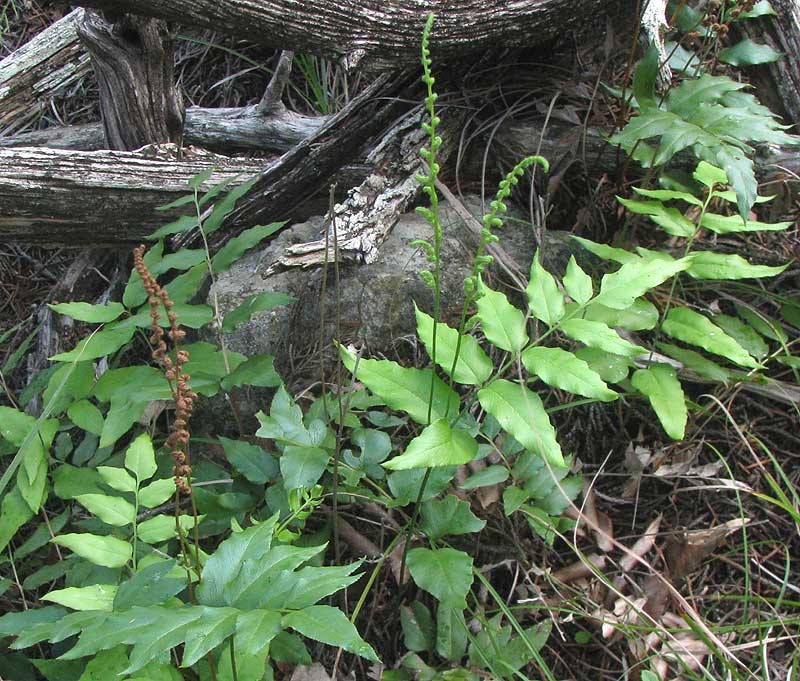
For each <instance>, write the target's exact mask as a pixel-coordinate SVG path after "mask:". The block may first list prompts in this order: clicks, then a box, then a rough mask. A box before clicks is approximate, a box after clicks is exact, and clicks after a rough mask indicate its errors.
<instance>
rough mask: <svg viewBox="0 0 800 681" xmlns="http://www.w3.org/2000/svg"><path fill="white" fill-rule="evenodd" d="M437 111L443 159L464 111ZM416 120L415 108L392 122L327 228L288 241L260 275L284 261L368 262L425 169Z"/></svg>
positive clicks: (304, 264) (423, 140)
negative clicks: (367, 170)
mask: <svg viewBox="0 0 800 681" xmlns="http://www.w3.org/2000/svg"><path fill="white" fill-rule="evenodd" d="M440 113H441V115H442V121H443V122H442V124H441V127H440V128H439V129H438V134H439V135H440V136H441V137H442V138H443V144H442V146H441V147H440V148H439V150H438V153H437V161H438V162H439V163H440V164H443V163H445V162H446V161H447V158H448V157H449V156H450V154H451V153H452V151H453V150H454V148H455V146H456V140H458V131H459V130H460V129H461V127H462V126H463V123H464V118H465V117H466V113H465V111H464V110H461V111H459V110H457V109H446V110H442V109H441V107H440ZM421 122H422V115H421V112H420V114H418V115H414V116H407V117H406V118H404V119H402V120H401V121H400V122H399V123H398V124H397V125H395V126H393V127H392V129H391V130H390V131H389V132H388V133H387V134H386V135H385V136H384V138H383V140H382V141H381V143H380V145H378V146H377V147H376V148H375V149H374V150H373V151H372V152H371V153H370V155H369V156H368V157H367V163H368V164H369V165H370V166H372V167H373V168H374V170H373V171H372V172H371V173H370V174H369V175H368V176H367V177H366V179H365V180H364V181H363V182H362V183H361V184H360V185H359V186H358V187H354V188H353V189H351V190H350V191H349V192H348V195H347V198H346V199H345V200H344V201H343V202H342V203H340V204H337V205H336V206H335V208H334V210H333V215H331V216H329V222H330V224H329V227H328V234H327V235H326V236H323V238H321V239H318V240H315V241H311V242H307V243H302V244H292V245H290V246H288V247H287V249H286V251H285V253H284V254H283V255H282V256H279V257H278V259H277V260H276V261H275V262H274V263H273V264H272V265H271V266H270V268H269V269H268V270H267V271H266V273H265V275H266V274H272V273H274V272H276V271H279V270H281V269H286V268H289V267H301V268H310V267H319V266H321V265H322V264H323V263H324V262H325V261H326V260H327V261H328V262H332V261H333V260H334V259H335V258H337V257H338V258H339V259H340V260H342V261H349V262H357V263H371V262H374V261H375V260H376V258H377V257H378V252H379V249H380V246H381V244H382V243H383V241H384V239H386V237H387V235H388V234H389V231H390V230H391V229H392V227H394V225H395V223H396V222H397V220H398V218H399V217H400V216H401V215H402V214H403V213H404V212H406V211H407V210H408V208H409V207H410V206H411V205H412V203H413V202H414V201H415V200H416V199H417V198H418V197H419V196H420V194H421V193H422V186H421V185H420V183H419V180H418V179H417V176H418V175H419V174H422V173H424V172H425V171H426V168H425V166H424V164H423V162H422V159H421V157H420V149H421V148H422V147H423V146H425V145H427V144H428V137H427V135H426V134H425V132H424V131H423V130H422V129H421ZM326 250H327V252H326Z"/></svg>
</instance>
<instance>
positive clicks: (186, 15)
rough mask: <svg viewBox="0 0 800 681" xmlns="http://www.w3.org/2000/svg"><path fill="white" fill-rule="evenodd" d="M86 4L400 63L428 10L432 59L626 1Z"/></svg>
mask: <svg viewBox="0 0 800 681" xmlns="http://www.w3.org/2000/svg"><path fill="white" fill-rule="evenodd" d="M79 4H81V5H84V6H87V7H99V8H101V9H114V10H116V11H124V12H138V13H140V14H144V15H147V16H153V17H158V18H161V19H166V20H168V21H176V22H180V23H181V24H183V25H186V26H198V27H202V28H211V29H213V30H215V31H219V32H222V33H227V34H229V35H235V36H237V37H239V38H246V39H248V40H252V41H254V42H257V43H262V44H266V45H271V46H273V47H282V48H286V49H290V50H294V51H297V52H304V53H308V54H315V55H319V56H322V57H327V58H329V59H339V58H345V63H346V64H347V65H355V64H356V63H369V64H371V65H373V66H377V67H389V68H397V67H398V66H401V65H411V64H418V63H419V39H420V34H421V32H422V26H423V24H424V23H425V15H426V13H427V12H428V11H433V12H435V13H436V26H435V29H434V37H433V40H432V45H431V48H432V50H433V54H434V58H436V59H442V58H445V59H447V58H453V57H461V56H464V55H468V54H475V53H479V52H484V51H487V50H490V51H491V50H497V49H498V47H502V48H510V47H530V46H532V45H536V44H541V43H543V42H546V41H547V40H550V39H551V38H553V37H555V36H557V35H559V34H561V33H563V32H564V31H566V30H569V29H571V28H573V27H575V26H576V25H578V24H579V23H581V22H584V23H585V22H586V21H587V20H593V19H595V18H596V17H599V16H602V15H605V14H607V13H608V11H609V8H610V7H621V6H625V5H628V4H630V5H631V8H633V6H634V3H632V2H628V3H626V2H624V0H511V1H509V0H438V2H436V3H427V4H426V3H422V4H421V3H420V2H418V0H359V1H358V2H350V1H347V2H345V1H344V0H316V1H315V2H300V1H298V0H238V1H237V2H219V0H81V2H80V3H79Z"/></svg>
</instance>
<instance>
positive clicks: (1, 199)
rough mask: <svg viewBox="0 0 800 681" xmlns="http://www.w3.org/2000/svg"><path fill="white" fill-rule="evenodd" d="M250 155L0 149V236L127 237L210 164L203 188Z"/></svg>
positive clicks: (249, 169)
mask: <svg viewBox="0 0 800 681" xmlns="http://www.w3.org/2000/svg"><path fill="white" fill-rule="evenodd" d="M261 167H262V166H261V165H260V164H259V162H258V161H253V160H249V159H245V160H241V159H225V158H224V157H220V156H216V155H213V154H212V155H209V156H207V157H197V158H191V159H164V160H161V159H154V158H148V156H147V154H146V153H142V152H122V151H97V152H73V151H63V150H58V149H35V148H23V149H2V150H0V206H2V209H1V210H0V241H6V240H9V241H13V240H16V241H23V242H27V243H44V244H50V245H60V244H63V245H67V246H87V245H91V246H99V245H107V244H131V243H136V242H139V241H141V239H142V238H144V237H145V236H147V235H148V234H150V233H152V232H153V231H155V230H156V229H157V228H158V227H160V226H161V225H163V224H164V223H165V222H168V221H170V220H173V219H175V218H176V217H177V216H178V215H180V214H181V211H178V210H172V211H165V212H156V211H155V210H154V209H155V207H156V206H161V205H164V204H167V203H169V202H171V201H173V200H175V199H176V198H178V197H179V196H183V195H184V194H186V193H187V192H188V189H187V187H188V184H187V183H188V181H189V180H190V179H191V178H192V177H194V176H195V175H197V174H198V173H200V172H201V171H203V170H207V169H209V168H213V169H214V173H213V174H212V176H211V177H210V178H209V180H208V182H207V183H206V184H205V185H204V187H203V188H204V189H206V188H208V187H210V186H211V185H212V184H214V183H217V182H220V181H222V180H225V179H232V178H236V177H237V176H239V178H240V179H239V180H238V181H240V182H241V181H244V179H246V178H247V177H248V176H252V175H254V174H255V173H257V172H258V171H259V170H261Z"/></svg>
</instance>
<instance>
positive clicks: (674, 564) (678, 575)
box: [664, 518, 749, 580]
mask: <svg viewBox="0 0 800 681" xmlns="http://www.w3.org/2000/svg"><path fill="white" fill-rule="evenodd" d="M748 520H749V519H742V518H734V519H733V520H729V521H728V522H726V523H723V524H722V525H718V526H717V527H712V528H711V529H709V530H695V531H693V532H684V533H683V534H681V535H679V536H677V537H676V536H672V537H670V538H669V539H668V540H667V545H666V548H665V549H664V554H665V556H666V558H667V565H668V566H669V571H670V576H671V577H672V579H674V580H677V579H683V578H684V577H686V576H687V575H690V574H691V573H692V572H694V571H695V570H697V568H698V567H700V565H701V563H702V562H703V561H704V560H705V559H706V558H707V557H708V556H709V555H711V554H712V553H713V552H714V551H715V550H716V548H717V547H718V546H719V545H720V543H722V541H723V540H724V539H725V538H726V537H727V536H728V535H730V534H732V533H733V532H736V531H737V530H739V529H741V528H742V526H743V525H745V524H746V523H747V521H748Z"/></svg>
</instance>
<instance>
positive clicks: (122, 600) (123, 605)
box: [114, 519, 186, 611]
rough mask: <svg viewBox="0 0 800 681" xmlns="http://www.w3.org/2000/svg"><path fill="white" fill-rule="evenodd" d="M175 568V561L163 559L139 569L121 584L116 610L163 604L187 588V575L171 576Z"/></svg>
mask: <svg viewBox="0 0 800 681" xmlns="http://www.w3.org/2000/svg"><path fill="white" fill-rule="evenodd" d="M173 522H174V519H173ZM174 568H175V562H174V561H171V560H163V561H159V562H157V563H153V564H152V565H148V566H147V567H144V568H142V569H141V570H139V572H137V573H136V574H135V575H133V577H131V578H130V579H128V580H126V581H124V582H122V584H120V585H119V589H118V590H117V593H116V596H115V598H114V610H117V611H119V610H128V609H130V608H133V607H135V606H137V605H138V606H141V607H147V606H149V605H161V604H162V603H164V602H165V601H167V600H169V599H170V598H172V597H173V596H174V595H175V594H178V593H180V592H181V591H183V590H184V589H185V588H186V578H185V576H184V577H183V578H181V579H178V578H176V577H170V576H169V574H170V572H172V570H173V569H174Z"/></svg>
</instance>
